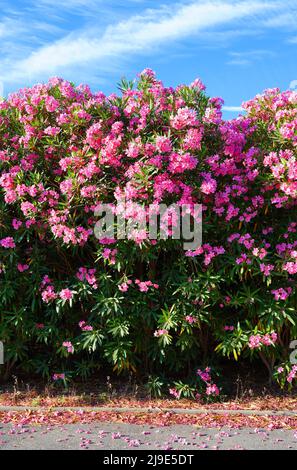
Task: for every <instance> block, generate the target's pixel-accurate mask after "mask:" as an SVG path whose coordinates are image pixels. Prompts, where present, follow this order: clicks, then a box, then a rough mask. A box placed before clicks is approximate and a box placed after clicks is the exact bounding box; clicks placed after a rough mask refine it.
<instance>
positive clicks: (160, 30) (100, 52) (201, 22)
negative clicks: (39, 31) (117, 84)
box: [0, 0, 278, 82]
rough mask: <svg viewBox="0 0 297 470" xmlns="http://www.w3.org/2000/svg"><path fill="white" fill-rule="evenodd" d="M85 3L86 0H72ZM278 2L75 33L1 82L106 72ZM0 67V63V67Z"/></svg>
mask: <svg viewBox="0 0 297 470" xmlns="http://www.w3.org/2000/svg"><path fill="white" fill-rule="evenodd" d="M71 1H72V3H73V2H74V3H79V4H80V5H81V4H82V3H83V0H77V2H76V1H75V0H71ZM277 8H278V3H277V2H276V3H275V2H271V1H269V2H268V1H245V0H244V1H235V0H234V1H231V0H225V1H218V0H217V1H206V2H205V1H203V2H202V1H196V2H193V3H190V4H180V3H179V4H170V7H169V6H163V7H161V8H158V9H149V10H145V11H144V12H143V13H142V14H138V15H134V16H131V17H130V18H128V19H127V20H124V21H120V22H118V23H116V24H114V25H110V26H108V27H107V28H106V29H105V31H104V32H103V33H101V34H100V33H99V32H98V30H97V29H93V30H91V31H90V28H88V29H86V30H81V31H76V32H71V33H70V34H67V35H66V36H65V37H63V38H61V39H59V40H56V41H54V42H52V43H51V44H47V45H45V46H43V47H40V48H39V49H37V50H33V51H32V52H31V53H30V54H29V55H28V56H27V57H26V58H25V59H21V60H17V61H14V62H13V61H12V63H11V66H10V67H9V70H8V71H7V72H6V73H4V74H2V77H1V78H2V80H6V79H7V80H10V81H11V82H13V81H14V82H19V81H22V80H23V79H28V78H29V79H30V80H35V79H46V78H47V77H48V76H49V75H52V74H56V73H59V74H60V73H63V71H65V70H69V69H71V68H73V69H74V70H75V68H76V67H77V66H83V65H86V64H90V63H96V64H97V65H100V66H102V67H104V66H106V65H107V64H108V63H110V61H112V64H113V65H114V64H115V62H116V61H117V60H121V59H122V58H125V57H127V56H132V55H136V54H143V53H147V52H149V51H151V50H152V49H154V48H155V47H158V46H161V45H167V44H170V43H171V42H172V41H176V40H180V39H183V38H186V37H189V36H193V35H195V34H198V33H201V32H203V31H207V30H209V29H211V28H215V27H220V26H224V25H230V24H232V23H235V24H236V26H238V24H239V23H240V22H243V21H244V20H246V19H247V18H249V19H250V21H254V20H255V18H257V16H258V15H262V14H264V13H266V12H269V11H273V10H275V9H277ZM0 66H1V62H0Z"/></svg>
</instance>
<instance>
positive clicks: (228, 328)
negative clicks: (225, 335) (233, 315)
mask: <svg viewBox="0 0 297 470" xmlns="http://www.w3.org/2000/svg"><path fill="white" fill-rule="evenodd" d="M234 329H235V328H234V326H228V325H225V326H224V330H225V331H234Z"/></svg>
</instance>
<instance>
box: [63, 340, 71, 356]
mask: <svg viewBox="0 0 297 470" xmlns="http://www.w3.org/2000/svg"><path fill="white" fill-rule="evenodd" d="M62 346H64V347H65V348H66V349H67V351H68V352H69V353H70V354H73V353H74V346H73V344H72V343H71V341H64V342H63V344H62Z"/></svg>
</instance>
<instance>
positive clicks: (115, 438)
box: [0, 422, 297, 451]
mask: <svg viewBox="0 0 297 470" xmlns="http://www.w3.org/2000/svg"><path fill="white" fill-rule="evenodd" d="M0 449H1V450H5V449H14V450H17V449H24V450H37V449H41V450H45V449H49V450H56V449H57V450H67V449H81V450H92V449H103V450H116V449H119V450H136V449H137V450H141V449H145V450H178V449H180V450H184V451H187V450H203V449H207V450H223V449H226V450H227V449H230V450H253V449H261V450H276V449H280V450H290V449H291V450H296V449H297V432H296V431H294V430H271V431H268V430H265V429H250V428H243V429H229V428H228V429H209V428H207V429H203V428H197V427H195V426H190V425H187V426H182V425H177V426H166V427H162V428H160V427H159V428H157V427H153V426H142V425H131V424H114V423H110V424H109V423H98V422H97V423H93V424H81V425H77V424H67V425H63V426H17V427H15V426H13V425H11V424H1V423H0Z"/></svg>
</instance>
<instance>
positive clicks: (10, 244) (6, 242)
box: [0, 237, 16, 248]
mask: <svg viewBox="0 0 297 470" xmlns="http://www.w3.org/2000/svg"><path fill="white" fill-rule="evenodd" d="M0 246H2V247H3V248H15V246H16V245H15V242H14V239H13V238H12V237H6V238H2V240H0Z"/></svg>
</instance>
